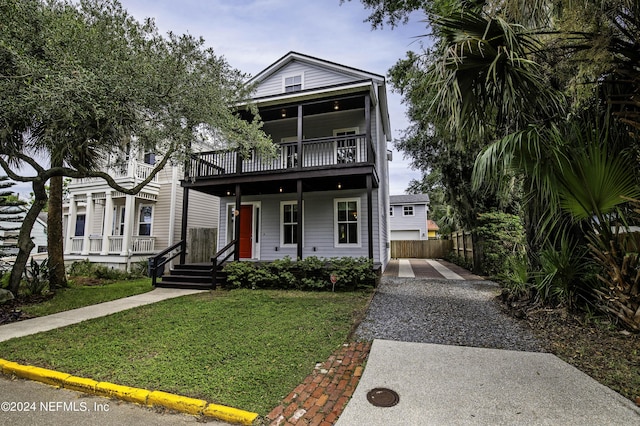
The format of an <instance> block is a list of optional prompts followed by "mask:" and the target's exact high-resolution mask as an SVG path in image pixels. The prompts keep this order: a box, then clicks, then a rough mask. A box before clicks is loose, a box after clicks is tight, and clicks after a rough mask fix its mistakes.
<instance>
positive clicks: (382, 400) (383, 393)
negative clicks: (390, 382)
mask: <svg viewBox="0 0 640 426" xmlns="http://www.w3.org/2000/svg"><path fill="white" fill-rule="evenodd" d="M367 401H369V402H370V403H371V404H373V405H375V406H376V407H393V406H394V405H396V404H397V403H398V402H399V401H400V396H399V395H398V393H397V392H395V391H392V390H391V389H387V388H375V389H371V390H370V391H369V392H368V393H367Z"/></svg>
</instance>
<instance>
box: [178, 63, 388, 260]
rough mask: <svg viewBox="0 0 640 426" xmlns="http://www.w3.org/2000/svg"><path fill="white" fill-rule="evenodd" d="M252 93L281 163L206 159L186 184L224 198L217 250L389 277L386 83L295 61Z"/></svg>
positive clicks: (268, 73) (267, 73)
mask: <svg viewBox="0 0 640 426" xmlns="http://www.w3.org/2000/svg"><path fill="white" fill-rule="evenodd" d="M250 83H253V84H255V88H256V89H255V93H254V99H253V100H254V101H255V103H256V104H257V107H258V110H259V114H260V117H261V118H262V120H263V122H264V131H265V132H266V133H267V134H268V135H270V136H271V138H272V140H273V141H274V142H275V143H276V144H277V154H276V156H275V157H264V158H263V157H262V156H261V155H260V154H259V153H257V152H252V153H250V154H249V155H245V156H243V155H242V154H241V153H240V152H237V151H234V150H219V151H211V152H202V153H199V154H197V155H195V156H194V157H193V158H192V159H191V161H190V164H189V166H188V168H187V171H186V178H185V179H184V180H183V181H182V186H183V187H184V188H185V190H188V191H189V192H190V193H194V194H196V193H204V194H209V195H212V196H217V197H220V215H219V222H218V229H219V232H218V247H225V246H229V249H230V250H233V251H234V252H235V253H234V257H235V258H236V259H247V260H261V261H270V260H275V259H279V258H283V257H285V256H289V257H291V258H293V259H296V258H300V259H301V258H305V257H308V256H317V257H324V258H330V257H342V256H350V257H367V258H370V259H372V260H373V261H374V263H377V264H379V265H380V266H382V267H384V266H385V265H386V263H387V262H388V259H389V257H390V249H389V241H388V232H389V230H388V228H387V212H388V211H389V198H388V197H389V196H388V190H387V188H388V164H387V162H388V161H389V156H388V153H387V142H388V141H390V139H391V132H390V125H389V114H388V110H387V95H386V86H385V79H384V77H383V76H380V75H377V74H373V73H370V72H367V71H362V70H359V69H356V68H352V67H348V66H345V65H341V64H337V63H333V62H329V61H325V60H322V59H318V58H314V57H311V56H307V55H303V54H300V53H296V52H290V53H288V54H286V55H285V56H283V57H282V58H280V59H279V60H277V61H276V62H275V63H274V64H272V65H271V66H269V67H268V68H266V69H265V70H264V71H262V72H261V73H259V74H258V75H256V76H255V77H254V78H253V79H252V80H251V81H250ZM241 114H243V116H244V118H246V119H247V120H249V119H251V118H252V116H251V115H250V114H249V113H248V112H244V111H242V112H241ZM192 205H193V203H192V202H191V199H189V207H188V210H189V211H190V210H191V209H192V207H191V206H192Z"/></svg>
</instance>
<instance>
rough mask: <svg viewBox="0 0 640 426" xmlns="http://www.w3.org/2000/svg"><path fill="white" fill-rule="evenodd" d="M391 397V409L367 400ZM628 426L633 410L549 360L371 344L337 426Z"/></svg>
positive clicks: (639, 417) (637, 412) (637, 417)
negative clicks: (375, 392) (386, 392)
mask: <svg viewBox="0 0 640 426" xmlns="http://www.w3.org/2000/svg"><path fill="white" fill-rule="evenodd" d="M375 388H388V389H391V390H393V391H395V392H397V393H398V395H399V402H398V404H397V405H395V406H393V407H376V406H374V405H372V404H371V403H369V401H368V400H367V393H368V392H369V391H371V390H372V389H375ZM362 424H367V425H370V426H378V425H379V426H383V425H384V426H393V425H398V426H400V425H402V426H405V425H445V424H455V425H579V424H583V425H587V424H588V425H632V424H640V408H638V407H636V406H635V405H634V404H633V403H632V402H631V401H629V400H627V399H625V398H623V397H622V396H621V395H619V394H617V393H615V392H614V391H612V390H611V389H609V388H607V387H605V386H603V385H601V384H600V383H598V382H596V381H595V380H593V379H592V378H591V377H589V376H587V375H586V374H584V373H582V372H581V371H579V370H577V369H576V368H574V367H572V366H570V365H569V364H567V363H565V362H563V361H561V360H560V359H559V358H557V357H556V356H554V355H551V354H548V353H536V352H518V351H507V350H498V349H482V348H472V347H464V346H447V345H436V344H427V343H409V342H398V341H389V340H374V342H373V345H372V347H371V352H370V354H369V358H368V360H367V365H366V368H365V370H364V374H363V376H362V378H361V380H360V383H359V384H358V387H357V388H356V390H355V392H354V394H353V398H352V399H351V401H350V402H349V403H348V404H347V407H346V408H345V410H344V412H343V413H342V415H341V416H340V418H339V419H338V422H337V423H336V425H337V426H357V425H362Z"/></svg>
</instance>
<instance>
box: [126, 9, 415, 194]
mask: <svg viewBox="0 0 640 426" xmlns="http://www.w3.org/2000/svg"><path fill="white" fill-rule="evenodd" d="M121 3H122V5H123V6H124V8H125V9H127V10H128V11H129V13H130V14H131V15H133V16H134V17H135V18H136V19H138V20H143V19H144V18H146V17H152V18H154V19H155V22H156V25H157V26H158V28H159V30H160V31H161V32H163V33H166V32H167V31H173V32H174V33H178V34H183V33H189V34H191V35H194V36H202V37H203V38H204V39H205V42H206V45H207V46H208V47H212V48H213V49H214V51H215V52H216V54H217V55H222V56H224V57H225V58H226V60H227V62H229V64H230V65H231V66H233V67H234V68H237V69H239V70H241V71H243V72H245V73H249V74H251V75H255V74H257V73H259V72H260V71H262V70H263V69H264V68H266V67H268V66H269V65H271V64H272V63H273V62H275V61H276V60H277V59H279V58H280V57H282V56H283V55H284V54H286V53H287V52H289V51H296V52H300V53H304V54H307V55H311V56H315V57H318V58H322V59H326V60H329V61H333V62H337V63H340V64H344V65H348V66H351V67H355V68H359V69H362V70H366V71H370V72H373V73H376V74H380V75H387V72H388V70H389V68H391V67H392V66H393V65H394V64H395V63H396V61H397V60H398V59H400V58H403V57H404V56H405V53H406V52H407V51H408V50H418V47H419V41H418V39H417V38H416V36H420V35H422V34H425V33H426V29H425V24H424V23H423V22H421V20H423V19H424V16H423V15H420V14H417V13H416V14H414V15H412V19H411V20H410V22H409V23H408V24H406V25H402V26H399V27H396V28H394V29H393V30H392V29H391V28H388V27H387V26H385V27H384V28H383V29H382V30H372V29H371V25H370V24H369V23H368V22H364V20H365V19H366V18H367V16H368V11H367V10H366V9H365V8H364V6H363V5H362V3H360V1H358V0H353V1H351V2H345V3H343V4H342V5H340V0H313V1H311V0H180V1H177V0H121ZM387 89H388V93H389V98H390V99H389V100H390V102H389V114H390V116H391V126H392V129H393V136H394V139H395V138H396V137H399V136H400V135H401V134H402V131H403V130H404V129H406V128H407V127H408V125H409V123H408V121H407V119H406V116H405V110H406V108H405V106H404V105H402V104H401V97H400V95H398V94H397V93H392V92H391V88H390V87H387ZM389 148H390V149H391V148H392V144H389ZM390 166H391V167H390V171H389V180H390V185H391V194H402V193H404V191H405V189H406V188H407V185H408V183H409V181H410V180H411V179H415V178H419V177H420V173H419V172H417V171H415V170H411V169H410V168H409V161H408V160H404V159H403V156H402V154H401V153H398V152H394V155H393V162H392V163H391V164H390Z"/></svg>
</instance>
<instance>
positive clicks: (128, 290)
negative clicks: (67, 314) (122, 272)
mask: <svg viewBox="0 0 640 426" xmlns="http://www.w3.org/2000/svg"><path fill="white" fill-rule="evenodd" d="M152 289H153V287H151V279H149V278H140V279H137V280H130V281H118V282H114V283H111V284H102V285H92V286H82V285H75V284H73V283H71V284H70V286H69V288H66V289H62V290H58V291H56V294H55V295H54V296H53V297H52V298H51V299H48V300H46V301H44V302H41V303H37V304H32V305H23V306H21V309H22V311H23V312H24V313H26V314H28V315H31V316H36V317H40V316H44V315H50V314H55V313H57V312H62V311H68V310H70V309H76V308H81V307H83V306H89V305H95V304H97V303H102V302H108V301H110V300H115V299H121V298H123V297H128V296H134V295H136V294H140V293H146V292H147V291H151V290H152Z"/></svg>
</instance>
